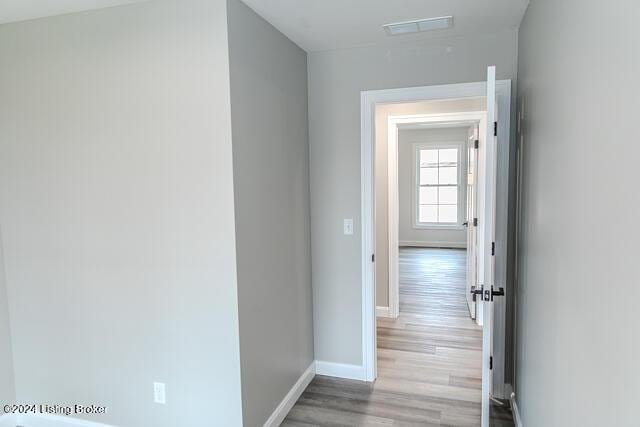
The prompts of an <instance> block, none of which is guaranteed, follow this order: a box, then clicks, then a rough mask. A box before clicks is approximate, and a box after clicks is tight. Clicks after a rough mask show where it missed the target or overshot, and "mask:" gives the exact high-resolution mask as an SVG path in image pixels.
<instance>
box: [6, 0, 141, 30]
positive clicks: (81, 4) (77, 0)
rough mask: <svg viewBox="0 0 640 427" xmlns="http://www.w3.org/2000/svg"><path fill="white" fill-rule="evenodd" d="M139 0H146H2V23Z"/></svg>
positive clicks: (137, 0)
mask: <svg viewBox="0 0 640 427" xmlns="http://www.w3.org/2000/svg"><path fill="white" fill-rule="evenodd" d="M139 1H144V0H0V24H6V23H8V22H17V21H26V20H28V19H36V18H43V17H45V16H54V15H64V14H65V13H73V12H81V11H83V10H91V9H102V8H104V7H111V6H118V5H121V4H127V3H137V2H139Z"/></svg>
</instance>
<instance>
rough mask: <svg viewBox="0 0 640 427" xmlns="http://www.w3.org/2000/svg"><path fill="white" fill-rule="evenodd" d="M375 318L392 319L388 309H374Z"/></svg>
mask: <svg viewBox="0 0 640 427" xmlns="http://www.w3.org/2000/svg"><path fill="white" fill-rule="evenodd" d="M376 317H392V316H391V309H390V308H389V307H376Z"/></svg>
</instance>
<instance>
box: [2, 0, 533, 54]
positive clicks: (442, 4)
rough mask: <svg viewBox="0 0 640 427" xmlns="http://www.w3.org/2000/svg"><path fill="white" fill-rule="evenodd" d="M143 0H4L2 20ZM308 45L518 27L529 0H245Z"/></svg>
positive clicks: (317, 46)
mask: <svg viewBox="0 0 640 427" xmlns="http://www.w3.org/2000/svg"><path fill="white" fill-rule="evenodd" d="M139 1H145V0H0V24H2V23H7V22H15V21H24V20H28V19H35V18H42V17H45V16H53V15H62V14H65V13H72V12H79V11H83V10H90V9H100V8H103V7H110V6H116V5H121V4H127V3H136V2H139ZM244 2H245V3H246V4H248V5H249V6H250V7H251V8H252V9H253V10H255V11H256V12H257V13H259V14H260V15H262V16H263V17H264V18H265V19H266V20H267V21H269V22H271V23H272V24H273V25H274V26H275V27H277V28H278V29H279V30H280V31H282V32H283V33H284V34H286V35H287V36H288V37H289V38H290V39H291V40H293V41H294V42H296V43H297V44H298V45H299V46H300V47H302V48H303V49H305V50H307V51H317V50H330V49H340V48H348V47H358V46H368V45H380V44H389V43H394V42H396V41H400V40H409V39H419V38H429V37H442V36H455V35H463V34H475V33H479V32H485V33H486V32H492V31H499V30H504V29H507V28H516V27H517V26H518V25H519V24H520V21H521V19H522V16H523V14H524V11H525V9H526V7H527V4H528V2H529V0H244ZM446 15H453V16H454V27H453V28H452V29H448V30H439V31H432V32H426V33H419V34H411V35H405V36H395V37H389V36H387V35H386V33H385V31H384V30H383V29H382V25H384V24H388V23H392V22H399V21H410V20H414V19H424V18H432V17H438V16H446Z"/></svg>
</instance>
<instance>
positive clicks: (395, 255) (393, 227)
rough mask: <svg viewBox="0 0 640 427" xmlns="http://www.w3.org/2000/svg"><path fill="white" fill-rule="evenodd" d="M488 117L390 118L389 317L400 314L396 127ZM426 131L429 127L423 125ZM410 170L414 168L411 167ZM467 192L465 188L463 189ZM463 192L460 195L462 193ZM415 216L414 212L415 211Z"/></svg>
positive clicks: (460, 122)
mask: <svg viewBox="0 0 640 427" xmlns="http://www.w3.org/2000/svg"><path fill="white" fill-rule="evenodd" d="M486 118H487V114H486V112H484V111H469V112H463V113H440V114H408V115H398V116H389V118H388V119H387V120H388V138H387V146H388V151H387V159H388V165H387V171H388V172H387V174H388V194H389V199H388V204H389V206H388V214H387V215H388V222H389V229H388V230H389V232H388V244H389V249H388V254H389V260H388V262H389V264H388V271H389V296H388V297H389V317H392V318H397V317H398V316H399V314H400V273H399V269H398V263H399V261H400V253H399V249H398V248H399V246H400V236H399V230H400V195H399V188H398V126H400V125H405V124H412V123H424V124H427V125H429V124H431V125H434V126H439V127H444V126H442V125H445V124H446V125H450V126H452V127H453V126H454V125H455V126H462V125H472V124H474V123H481V122H484V121H486ZM425 129H429V126H425ZM412 167H413V166H412ZM464 191H466V189H465V190H464ZM464 191H463V192H464ZM414 214H415V212H414Z"/></svg>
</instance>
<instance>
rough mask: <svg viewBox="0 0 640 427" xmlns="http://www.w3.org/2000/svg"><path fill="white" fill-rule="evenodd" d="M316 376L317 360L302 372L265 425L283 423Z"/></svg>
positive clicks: (274, 425)
mask: <svg viewBox="0 0 640 427" xmlns="http://www.w3.org/2000/svg"><path fill="white" fill-rule="evenodd" d="M315 376H316V362H311V365H309V367H308V368H307V370H306V371H304V372H303V373H302V375H301V376H300V378H298V381H296V383H295V384H294V385H293V387H291V390H289V393H287V395H286V396H285V397H284V399H282V402H280V404H279V405H278V407H277V408H276V410H275V411H273V413H272V414H271V416H270V417H269V419H268V420H267V422H266V423H264V427H278V426H279V425H280V424H282V422H283V421H284V419H285V418H287V414H289V411H291V408H293V405H295V404H296V402H297V401H298V399H299V398H300V396H301V395H302V393H303V392H304V390H305V389H306V388H307V386H308V385H309V383H310V382H311V381H312V380H313V378H314V377H315Z"/></svg>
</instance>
